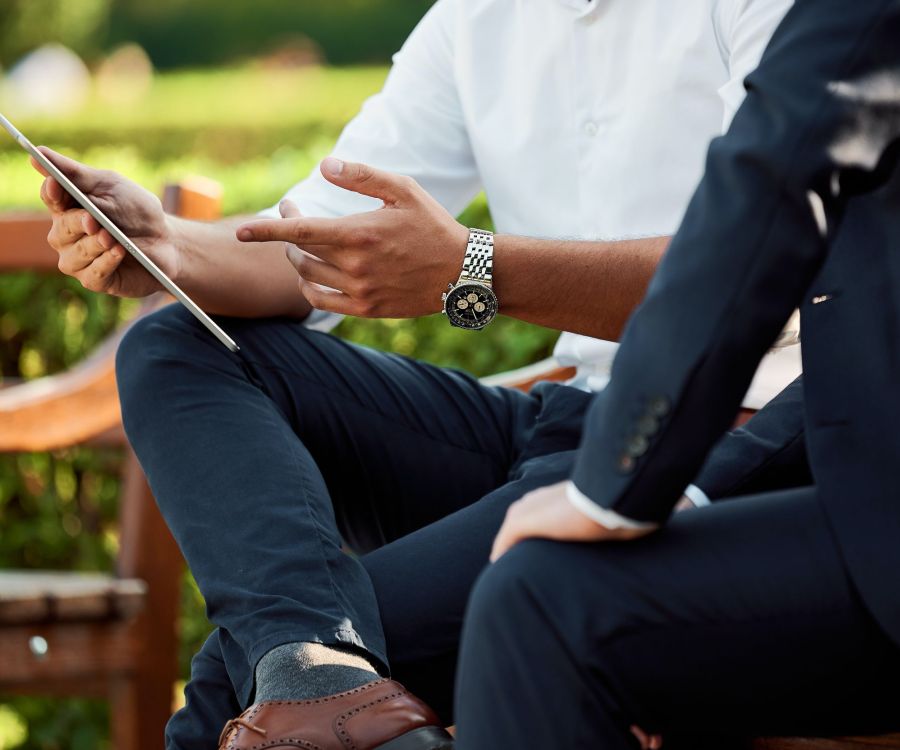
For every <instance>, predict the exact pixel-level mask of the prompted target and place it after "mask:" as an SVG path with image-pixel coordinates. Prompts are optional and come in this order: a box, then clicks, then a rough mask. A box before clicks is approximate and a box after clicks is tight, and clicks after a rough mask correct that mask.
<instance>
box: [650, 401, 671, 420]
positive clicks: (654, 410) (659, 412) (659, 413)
mask: <svg viewBox="0 0 900 750" xmlns="http://www.w3.org/2000/svg"><path fill="white" fill-rule="evenodd" d="M671 409H672V404H671V403H669V399H667V398H666V397H665V396H656V397H655V398H652V399H650V403H649V404H647V412H648V413H649V414H652V415H653V416H654V417H664V416H666V414H668V413H669V411H670V410H671Z"/></svg>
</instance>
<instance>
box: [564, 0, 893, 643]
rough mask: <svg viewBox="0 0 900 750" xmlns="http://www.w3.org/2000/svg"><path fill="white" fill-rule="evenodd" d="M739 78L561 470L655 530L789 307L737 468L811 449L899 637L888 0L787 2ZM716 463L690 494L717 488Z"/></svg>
mask: <svg viewBox="0 0 900 750" xmlns="http://www.w3.org/2000/svg"><path fill="white" fill-rule="evenodd" d="M746 86H747V92H748V93H747V98H746V100H745V102H744V105H743V106H742V108H741V109H740V111H739V112H738V114H737V116H736V117H735V120H734V122H733V124H732V127H731V128H730V130H729V132H728V133H727V134H726V135H725V136H724V137H722V138H720V139H717V140H716V141H714V142H713V144H712V145H711V147H710V151H709V155H708V160H707V165H706V174H705V176H704V178H703V180H702V182H701V184H700V186H699V188H698V190H697V192H696V194H695V196H694V198H693V200H692V202H691V204H690V207H689V209H688V211H687V214H686V216H685V219H684V222H683V224H682V227H681V229H680V230H679V232H678V234H677V236H676V237H675V239H674V240H673V242H672V245H671V247H670V249H669V252H668V253H667V255H666V257H665V258H664V260H663V262H662V264H661V265H660V268H659V271H658V273H657V274H656V276H655V277H654V279H653V282H652V283H651V285H650V288H649V290H648V293H647V297H646V299H645V300H644V302H643V304H642V305H641V307H640V308H639V310H638V311H637V312H636V313H635V315H634V317H633V318H632V320H631V321H630V323H629V325H628V326H627V329H626V331H625V334H624V336H623V340H622V345H621V348H620V350H619V353H618V356H617V357H616V361H615V363H614V365H613V373H612V380H611V383H610V385H609V387H608V388H607V389H606V391H605V392H604V393H602V394H600V395H598V396H597V397H596V399H595V401H594V403H593V405H592V407H591V410H590V412H589V414H588V417H587V421H586V425H585V434H584V439H583V444H582V448H581V450H580V453H579V458H578V461H577V464H576V468H575V472H574V475H573V479H574V481H575V484H576V485H577V487H578V488H579V489H580V490H581V491H582V492H583V493H584V494H585V495H587V496H588V497H590V498H591V499H592V500H593V501H594V502H596V503H597V504H598V505H600V506H601V507H604V508H608V509H612V510H614V511H616V512H618V513H620V514H621V515H623V516H626V517H629V518H633V519H636V520H641V521H654V522H663V521H664V520H665V519H666V518H667V516H668V515H669V513H670V512H671V511H672V508H673V506H674V504H675V503H676V502H677V500H678V497H679V495H680V494H681V492H682V490H683V489H684V488H685V486H686V485H687V484H688V483H690V482H691V480H692V479H694V477H695V476H697V473H698V470H699V469H700V468H701V465H702V464H703V462H704V459H705V458H706V456H707V454H708V453H709V451H710V448H711V446H712V445H713V444H714V442H715V441H716V440H717V439H718V438H719V437H720V436H721V435H722V434H723V433H724V432H725V431H726V430H727V429H728V427H729V425H730V423H731V421H732V420H733V418H734V415H735V414H736V413H737V410H738V407H739V405H740V401H741V398H742V397H743V395H744V393H745V391H746V390H747V388H748V386H749V384H750V380H751V378H752V375H753V372H754V370H755V367H756V365H757V364H758V362H759V360H760V359H761V358H762V356H763V354H764V353H765V351H766V350H767V348H768V347H769V346H770V344H771V343H772V342H773V341H774V340H775V338H776V336H777V335H778V333H779V331H780V329H781V327H782V326H783V325H784V323H785V322H786V320H787V319H788V317H789V315H790V314H791V311H792V310H793V309H794V308H795V307H798V306H799V307H800V310H801V319H802V339H803V366H804V375H803V379H802V382H798V383H795V384H794V385H793V386H791V387H790V388H789V389H788V391H786V392H785V394H783V397H782V399H781V400H780V402H779V403H775V404H773V406H772V408H773V409H778V408H782V409H783V421H782V420H776V421H775V425H776V426H777V425H779V424H780V425H781V427H782V428H783V429H782V434H781V435H780V437H779V436H778V435H776V434H773V436H772V445H771V446H770V447H771V449H772V450H769V451H767V450H766V449H764V448H763V449H760V450H759V452H758V454H757V455H755V457H754V458H753V459H752V460H751V463H753V464H756V465H757V466H758V465H759V464H765V463H766V461H767V460H769V459H773V457H774V460H776V461H777V460H781V459H780V458H779V453H781V452H784V453H783V455H782V456H781V458H783V459H784V460H785V461H786V462H787V463H788V464H789V465H790V466H791V467H792V470H795V469H797V468H798V461H797V460H796V456H797V454H798V450H799V453H800V454H807V455H808V463H807V462H805V460H804V461H801V463H803V465H804V466H805V470H806V471H807V473H808V475H810V480H811V481H814V482H815V484H816V486H817V491H818V496H819V498H820V500H821V503H822V505H823V508H824V511H825V513H826V514H827V516H828V518H829V521H830V524H831V526H832V528H833V530H834V533H835V536H836V539H837V541H838V543H839V545H840V547H841V551H842V554H843V556H844V559H845V561H846V564H847V568H848V572H849V574H850V575H851V577H852V579H853V581H854V583H855V584H856V586H857V588H858V590H859V591H860V593H861V595H862V597H863V599H864V600H865V602H866V603H867V605H868V607H869V609H870V610H871V612H872V613H873V614H874V616H875V617H876V618H877V620H878V621H879V622H880V623H881V625H882V626H883V627H884V628H885V630H886V631H888V632H889V633H890V634H891V635H892V636H893V637H894V638H895V639H896V640H897V641H898V642H900V468H898V467H900V170H898V169H897V164H898V160H900V0H854V2H852V3H851V2H847V0H798V2H797V3H796V5H795V6H794V8H793V9H792V10H791V11H790V12H789V13H788V15H787V16H786V18H785V20H784V22H783V23H782V25H781V26H780V27H779V29H778V31H777V32H776V33H775V36H774V37H773V39H772V41H771V43H770V45H769V48H768V49H767V50H766V53H765V54H764V56H763V59H762V61H761V63H760V66H759V68H758V69H757V70H756V71H755V72H754V73H753V74H752V75H751V76H750V77H749V78H748V79H747V82H746ZM774 432H775V433H777V432H778V430H777V429H776V430H774ZM734 437H735V436H732V439H734ZM737 437H740V436H739V435H738V436H737ZM798 440H799V441H800V442H799V443H798V442H797V441H798ZM792 441H793V447H791V444H792ZM798 446H802V447H800V448H798ZM755 447H756V448H757V449H759V448H760V446H759V445H756V446H755ZM792 451H793V455H794V458H791V456H790V455H789V454H791V452H792ZM733 468H734V467H732V469H733ZM717 471H718V469H717V467H716V465H715V464H714V465H707V466H706V468H705V469H704V472H703V475H701V479H700V480H699V481H700V486H701V487H703V482H704V481H706V482H707V484H716V483H718V485H719V488H720V489H722V491H726V488H727V485H728V483H729V475H728V472H729V470H728V469H726V468H724V467H723V468H722V471H718V474H717ZM750 474H752V472H748V471H746V470H743V469H742V470H738V471H737V472H736V473H733V474H732V475H731V478H738V475H739V478H740V481H745V480H746V479H747V477H748V476H749V475H750ZM704 476H705V477H706V480H704V478H703V477H704ZM792 481H801V478H800V477H795V479H794V480H792ZM738 484H740V482H738ZM735 489H736V488H735V487H731V488H730V489H727V491H726V494H727V493H728V492H731V493H733V491H734V490H735Z"/></svg>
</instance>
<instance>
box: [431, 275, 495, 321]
mask: <svg viewBox="0 0 900 750" xmlns="http://www.w3.org/2000/svg"><path fill="white" fill-rule="evenodd" d="M475 287H477V288H478V290H479V291H481V292H482V294H484V295H485V296H486V297H490V299H491V301H492V302H493V306H492V307H493V310H492V311H491V312H490V313H486V315H487V317H486V318H485V319H484V320H483V321H480V322H479V324H478V325H461V324H460V323H457V322H456V321H455V320H454V319H453V315H452V314H451V312H450V300H451V297H453V296H454V294H455V293H456V292H458V291H461V290H463V289H466V288H475ZM443 301H444V310H443V312H444V314H445V315H446V316H447V321H448V322H449V323H450V325H452V326H453V327H454V328H461V329H463V330H465V331H480V330H482V329H483V328H485V327H486V326H488V325H489V324H490V323H492V322H493V320H494V318H496V317H497V314H498V313H499V311H500V301H499V300H498V299H497V293H496V292H495V291H494V290H493V288H492V287H491V286H490V285H489V284H484V283H482V282H480V281H472V280H469V279H467V280H465V281H459V282H457V283H456V284H451V285H450V288H449V289H448V290H447V291H446V292H444V295H443Z"/></svg>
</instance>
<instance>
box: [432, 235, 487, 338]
mask: <svg viewBox="0 0 900 750" xmlns="http://www.w3.org/2000/svg"><path fill="white" fill-rule="evenodd" d="M493 271H494V235H493V234H492V233H491V232H487V231H485V230H484V229H470V230H469V244H468V245H467V246H466V257H465V259H464V260H463V269H462V273H461V274H460V275H459V279H457V281H456V283H455V284H450V285H449V289H448V290H447V291H446V292H444V294H443V296H442V298H441V299H442V300H443V302H444V309H443V310H442V312H443V313H444V314H445V315H446V316H447V320H449V321H450V325H453V326H456V327H457V328H468V329H469V330H471V331H478V330H480V329H482V328H484V327H485V326H486V325H487V324H488V323H490V322H491V321H492V320H493V319H494V318H496V317H497V310H498V309H499V307H500V305H499V303H498V301H497V295H496V294H494V290H493V289H492V286H493Z"/></svg>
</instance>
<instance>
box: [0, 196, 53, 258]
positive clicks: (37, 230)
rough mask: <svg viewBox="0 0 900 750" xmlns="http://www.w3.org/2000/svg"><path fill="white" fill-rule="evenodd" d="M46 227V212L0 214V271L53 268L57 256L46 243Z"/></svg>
mask: <svg viewBox="0 0 900 750" xmlns="http://www.w3.org/2000/svg"><path fill="white" fill-rule="evenodd" d="M50 226H51V221H50V215H49V214H48V213H47V212H46V211H23V212H19V211H16V212H12V213H4V214H3V215H2V216H0V272H5V271H24V270H28V271H55V270H57V263H58V256H57V254H56V251H54V250H53V248H52V247H50V245H48V244H47V234H48V233H49V231H50Z"/></svg>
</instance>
